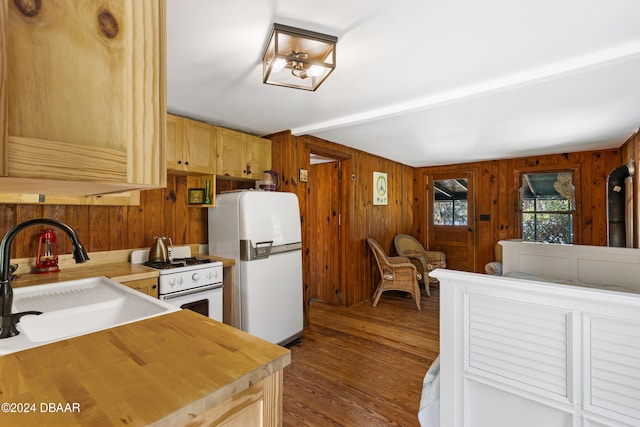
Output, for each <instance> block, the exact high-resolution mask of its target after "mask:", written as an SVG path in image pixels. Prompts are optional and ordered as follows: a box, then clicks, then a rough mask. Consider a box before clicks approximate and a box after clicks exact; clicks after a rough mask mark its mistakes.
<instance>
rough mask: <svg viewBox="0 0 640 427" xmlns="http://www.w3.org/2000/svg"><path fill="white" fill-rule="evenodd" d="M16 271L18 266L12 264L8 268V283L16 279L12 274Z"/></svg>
mask: <svg viewBox="0 0 640 427" xmlns="http://www.w3.org/2000/svg"><path fill="white" fill-rule="evenodd" d="M17 269H18V264H13V265H10V266H9V277H10V279H9V281H10V282H11V281H13V279H14V278H15V277H16V276H15V275H14V274H13V273H14V272H15V271H16V270H17Z"/></svg>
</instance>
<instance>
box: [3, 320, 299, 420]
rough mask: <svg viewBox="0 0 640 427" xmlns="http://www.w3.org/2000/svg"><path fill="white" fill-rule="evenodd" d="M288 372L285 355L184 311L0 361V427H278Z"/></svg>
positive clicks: (282, 350)
mask: <svg viewBox="0 0 640 427" xmlns="http://www.w3.org/2000/svg"><path fill="white" fill-rule="evenodd" d="M290 363H291V355H290V352H289V350H288V349H286V348H283V347H280V346H277V345H274V344H271V343H269V342H267V341H264V340H262V339H259V338H256V337H254V336H252V335H249V334H247V333H245V332H242V331H240V330H238V329H235V328H233V327H230V326H228V325H225V324H222V323H219V322H216V321H214V320H211V319H209V318H207V317H204V316H202V315H199V314H197V313H194V312H191V311H188V310H181V311H178V312H175V313H170V314H166V315H162V316H159V317H155V318H152V319H147V320H143V321H140V322H135V323H131V324H127V325H122V326H119V327H116V328H112V329H107V330H104V331H99V332H95V333H92V334H88V335H83V336H79V337H75V338H71V339H67V340H63V341H59V342H56V343H52V344H48V345H44V346H41V347H36V348H33V349H30V350H25V351H20V352H17V353H12V354H8V355H5V356H1V357H0V394H1V395H2V399H1V400H2V402H5V403H4V404H3V407H2V412H0V425H21V426H23V425H24V426H31V425H33V426H42V425H50V426H58V425H59V426H71V425H87V426H99V425H105V426H111V425H113V426H115V425H122V426H124V425H126V426H146V425H152V426H179V425H202V424H204V425H217V424H220V423H226V424H225V425H230V426H233V425H238V426H241V425H242V426H246V425H266V426H277V425H281V424H282V370H283V368H284V367H285V366H287V365H289V364H290ZM201 423H202V424H201Z"/></svg>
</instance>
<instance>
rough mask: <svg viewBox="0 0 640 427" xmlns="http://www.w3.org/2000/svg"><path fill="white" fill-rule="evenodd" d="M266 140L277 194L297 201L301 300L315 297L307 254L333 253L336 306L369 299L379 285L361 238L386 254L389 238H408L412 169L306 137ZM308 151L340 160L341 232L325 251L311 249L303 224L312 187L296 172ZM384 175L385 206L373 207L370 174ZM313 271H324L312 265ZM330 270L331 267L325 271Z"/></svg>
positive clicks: (305, 161) (305, 165)
mask: <svg viewBox="0 0 640 427" xmlns="http://www.w3.org/2000/svg"><path fill="white" fill-rule="evenodd" d="M268 138H269V139H271V141H272V152H273V168H274V169H275V170H276V171H278V172H280V175H281V176H282V177H283V180H282V188H281V191H290V192H293V193H296V194H297V195H298V198H299V200H300V210H301V215H302V217H303V218H302V221H303V222H302V229H303V237H302V238H303V272H304V277H303V281H304V285H305V289H304V297H305V301H307V303H308V301H310V300H312V299H315V298H317V297H318V295H316V294H314V291H313V289H314V287H313V286H310V280H311V277H313V276H316V275H318V274H322V271H311V263H310V256H312V255H313V254H312V252H313V251H323V250H326V249H328V250H332V251H336V250H337V251H339V262H340V267H339V268H340V273H339V276H340V284H339V288H340V289H339V291H340V293H341V297H340V298H339V301H340V303H341V304H342V305H345V306H351V305H354V304H357V303H360V302H363V301H367V300H369V299H370V298H371V296H372V294H373V292H374V290H375V288H376V286H377V281H378V280H379V277H378V272H377V267H376V265H375V261H374V259H373V257H372V256H371V253H370V249H369V247H368V245H367V243H366V239H367V237H373V238H375V239H376V240H378V241H379V242H380V244H381V245H382V247H383V248H384V249H385V251H387V253H391V252H392V247H393V243H392V240H393V236H395V235H396V234H398V233H409V232H411V227H412V224H413V168H411V167H409V166H406V165H402V164H400V163H397V162H393V161H391V160H388V159H383V158H381V157H378V156H374V155H371V154H369V153H365V152H363V151H360V150H355V149H353V148H349V147H345V146H343V145H340V144H335V143H332V142H328V141H324V140H321V139H318V138H314V137H311V136H301V137H294V136H292V135H291V133H290V132H288V131H287V132H281V133H278V134H275V135H270V136H268ZM311 152H314V153H318V154H323V155H326V156H329V157H332V158H336V159H339V160H341V166H342V180H341V183H340V191H341V192H342V199H343V201H344V202H343V206H342V212H341V213H342V227H341V230H340V232H339V234H338V235H336V236H332V237H331V241H330V243H327V244H329V245H330V247H329V248H317V247H314V246H313V245H312V243H310V242H313V241H314V240H313V239H312V237H313V236H312V234H313V233H315V232H316V230H315V228H314V225H313V224H309V223H308V222H306V219H307V218H312V217H313V210H314V209H315V207H314V206H313V204H312V203H311V201H312V200H313V197H311V195H310V194H309V192H310V188H312V185H311V184H310V183H304V182H299V170H300V169H307V170H308V169H309V168H310V154H311ZM374 171H378V172H386V173H387V174H388V181H389V190H388V191H389V203H388V205H386V206H374V205H373V200H372V199H373V172H374ZM314 268H318V269H321V268H324V267H323V266H320V265H318V266H315V267H314ZM329 268H331V267H329Z"/></svg>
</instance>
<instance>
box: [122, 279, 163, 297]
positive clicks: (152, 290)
mask: <svg viewBox="0 0 640 427" xmlns="http://www.w3.org/2000/svg"><path fill="white" fill-rule="evenodd" d="M122 284H123V285H125V286H128V287H130V288H131V289H135V290H136V291H139V292H142V293H143V294H147V295H149V296H152V297H154V298H158V279H138V280H129V281H127V282H122Z"/></svg>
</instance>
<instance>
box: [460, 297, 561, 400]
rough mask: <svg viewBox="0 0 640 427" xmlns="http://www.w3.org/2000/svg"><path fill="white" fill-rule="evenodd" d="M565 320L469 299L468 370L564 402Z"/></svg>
mask: <svg viewBox="0 0 640 427" xmlns="http://www.w3.org/2000/svg"><path fill="white" fill-rule="evenodd" d="M569 315H570V313H569V312H567V311H563V310H556V309H553V308H549V307H543V306H538V305H535V304H527V303H522V302H515V301H511V300H507V299H502V298H494V297H487V296H479V295H468V311H467V317H468V318H467V321H466V322H465V324H466V325H467V329H468V331H467V337H468V340H469V345H468V354H467V360H468V367H469V370H470V371H473V372H475V373H477V374H479V375H485V376H488V377H490V378H491V379H492V380H496V381H500V382H505V383H508V384H510V385H511V386H515V387H521V388H523V389H526V390H529V391H536V390H537V391H538V392H542V393H543V394H545V395H549V394H551V395H556V398H557V397H560V396H562V397H566V398H568V397H569V396H568V391H567V390H568V389H569V388H568V387H569V384H568V382H569V379H568V374H567V372H568V367H567V366H568V354H569V351H568V343H569V342H570V339H569V338H570V337H569V332H568V331H569Z"/></svg>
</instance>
